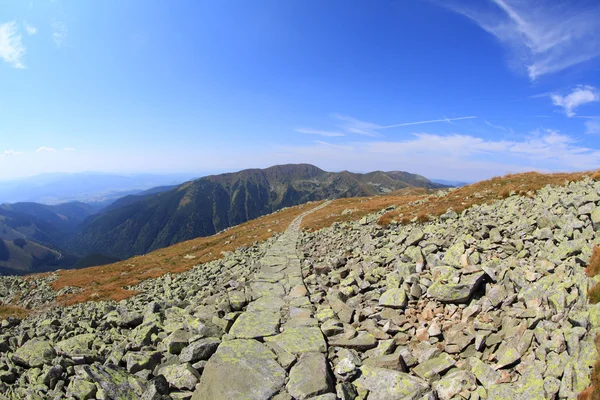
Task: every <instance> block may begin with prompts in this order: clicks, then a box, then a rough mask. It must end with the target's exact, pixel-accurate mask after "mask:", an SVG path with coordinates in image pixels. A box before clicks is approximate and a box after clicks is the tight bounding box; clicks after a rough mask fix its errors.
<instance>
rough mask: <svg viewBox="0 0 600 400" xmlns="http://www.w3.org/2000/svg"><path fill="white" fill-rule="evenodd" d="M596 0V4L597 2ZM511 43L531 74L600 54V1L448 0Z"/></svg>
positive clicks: (516, 58)
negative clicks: (466, 0) (467, 0)
mask: <svg viewBox="0 0 600 400" xmlns="http://www.w3.org/2000/svg"><path fill="white" fill-rule="evenodd" d="M594 3H595V4H594ZM440 4H442V5H443V6H446V7H448V8H450V9H451V10H453V11H455V12H457V13H460V14H462V15H465V16H466V17H468V18H470V19H471V20H473V21H474V22H475V23H477V24H478V25H479V26H480V27H481V28H482V29H484V30H485V31H487V32H488V33H490V34H492V35H494V36H495V37H496V38H497V39H498V40H499V41H500V42H501V43H502V44H504V45H506V46H507V47H509V48H510V49H511V52H512V56H513V57H512V59H513V62H514V63H515V64H516V65H518V66H519V68H524V69H525V70H526V71H527V73H528V75H529V77H530V78H531V80H535V79H537V78H539V77H540V76H543V75H546V74H550V73H555V72H558V71H562V70H564V69H566V68H569V67H571V66H573V65H576V64H580V63H582V62H585V61H588V60H591V59H592V58H595V57H597V56H598V55H600V24H598V20H600V5H599V4H598V3H597V2H589V1H587V2H586V1H579V0H571V1H565V2H555V1H551V0H538V1H522V0H478V1H474V2H464V1H462V0H445V1H444V2H443V3H442V2H441V1H440Z"/></svg>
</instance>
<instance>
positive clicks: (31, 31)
mask: <svg viewBox="0 0 600 400" xmlns="http://www.w3.org/2000/svg"><path fill="white" fill-rule="evenodd" d="M23 27H24V28H25V32H27V34H28V35H29V36H33V35H35V34H36V33H37V28H36V27H35V26H33V25H31V24H28V23H27V22H23Z"/></svg>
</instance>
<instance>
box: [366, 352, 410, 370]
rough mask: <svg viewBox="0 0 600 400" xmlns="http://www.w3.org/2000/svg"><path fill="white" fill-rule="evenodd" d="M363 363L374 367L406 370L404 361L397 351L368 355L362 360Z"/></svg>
mask: <svg viewBox="0 0 600 400" xmlns="http://www.w3.org/2000/svg"><path fill="white" fill-rule="evenodd" d="M364 365H368V366H371V367H376V368H385V369H391V370H395V371H400V372H408V367H407V365H406V362H405V361H404V359H403V358H402V355H401V354H400V353H399V352H398V353H394V354H387V355H383V356H374V357H369V358H367V359H365V360H364Z"/></svg>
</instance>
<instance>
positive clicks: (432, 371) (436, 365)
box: [413, 353, 456, 380]
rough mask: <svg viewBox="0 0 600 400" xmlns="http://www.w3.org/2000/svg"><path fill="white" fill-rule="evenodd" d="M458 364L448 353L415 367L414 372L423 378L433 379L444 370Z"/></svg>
mask: <svg viewBox="0 0 600 400" xmlns="http://www.w3.org/2000/svg"><path fill="white" fill-rule="evenodd" d="M454 364H456V361H454V359H453V358H452V357H450V356H449V355H448V354H446V353H442V354H441V355H440V356H438V357H435V358H431V359H429V360H427V361H425V362H422V363H421V364H419V365H417V366H416V367H415V368H413V372H414V373H415V374H416V375H418V376H420V377H421V378H423V379H426V380H429V379H432V378H434V377H436V376H438V375H439V374H441V373H442V372H445V371H447V370H448V369H450V368H451V367H452V366H454Z"/></svg>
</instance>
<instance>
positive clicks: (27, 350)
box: [12, 339, 56, 368]
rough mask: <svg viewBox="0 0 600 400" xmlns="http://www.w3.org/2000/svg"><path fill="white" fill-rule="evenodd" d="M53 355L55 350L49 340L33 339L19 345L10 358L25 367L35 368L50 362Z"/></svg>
mask: <svg viewBox="0 0 600 400" xmlns="http://www.w3.org/2000/svg"><path fill="white" fill-rule="evenodd" d="M54 357H56V351H55V350H54V348H53V347H52V345H51V344H50V343H49V342H47V341H45V340H35V339H34V340H30V341H29V342H27V343H25V344H24V345H23V346H21V347H19V348H18V349H17V351H15V353H14V354H13V355H12V360H13V361H14V363H15V364H18V365H21V366H23V367H25V368H36V367H41V366H43V365H44V364H48V363H50V361H52V359H53V358H54Z"/></svg>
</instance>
